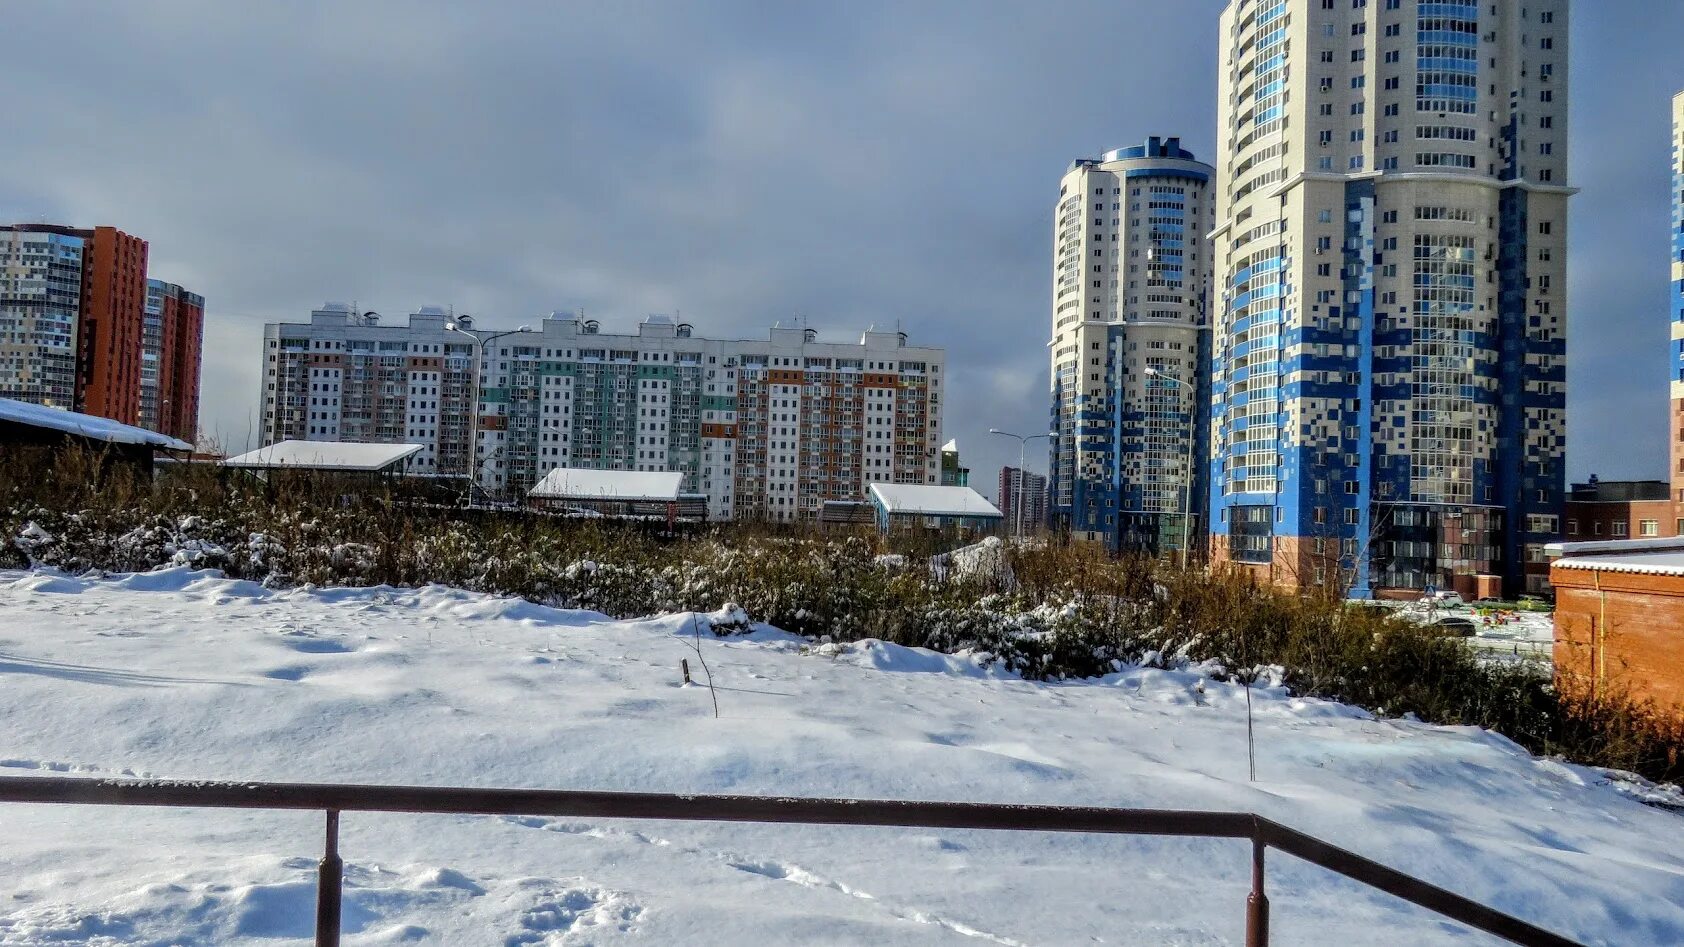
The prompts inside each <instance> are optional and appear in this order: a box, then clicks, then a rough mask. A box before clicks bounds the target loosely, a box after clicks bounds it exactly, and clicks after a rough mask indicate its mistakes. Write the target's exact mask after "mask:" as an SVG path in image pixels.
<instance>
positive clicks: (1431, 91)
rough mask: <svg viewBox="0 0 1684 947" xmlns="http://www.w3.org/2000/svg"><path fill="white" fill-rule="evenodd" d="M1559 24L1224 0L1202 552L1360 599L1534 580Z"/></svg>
mask: <svg viewBox="0 0 1684 947" xmlns="http://www.w3.org/2000/svg"><path fill="white" fill-rule="evenodd" d="M1567 21H1568V3H1567V0H1530V2H1528V3H1525V4H1518V3H1501V4H1491V3H1488V2H1474V0H1442V2H1426V0H1386V2H1384V3H1381V2H1375V3H1361V4H1348V3H1326V2H1322V0H1231V2H1230V3H1229V4H1228V6H1227V8H1226V9H1225V11H1224V12H1223V15H1222V25H1221V40H1222V53H1221V60H1222V61H1221V77H1220V81H1221V86H1220V102H1221V106H1222V119H1221V121H1220V124H1219V128H1218V148H1219V152H1220V155H1219V162H1220V168H1221V173H1220V175H1219V179H1220V181H1221V188H1220V191H1219V193H1218V194H1217V195H1216V203H1217V212H1216V213H1217V223H1216V229H1215V232H1214V240H1215V253H1216V278H1217V281H1218V282H1217V291H1218V293H1219V294H1220V302H1219V303H1218V306H1217V309H1218V325H1217V327H1216V331H1215V333H1214V349H1215V350H1214V356H1215V357H1214V363H1213V371H1212V384H1213V401H1214V403H1213V408H1212V422H1211V433H1210V436H1211V439H1212V447H1213V451H1212V457H1211V467H1210V478H1211V503H1212V506H1213V508H1214V510H1215V513H1216V515H1215V519H1214V522H1213V523H1212V530H1213V544H1212V545H1213V554H1214V556H1215V557H1216V558H1217V559H1218V560H1226V561H1230V562H1234V563H1238V564H1241V565H1244V566H1246V567H1248V568H1252V569H1255V570H1257V571H1258V572H1259V573H1261V574H1262V575H1264V576H1266V577H1268V578H1270V579H1272V580H1274V581H1278V582H1285V583H1291V584H1297V585H1315V584H1320V585H1324V586H1334V585H1337V586H1343V590H1344V591H1346V592H1349V593H1352V594H1356V595H1359V596H1360V595H1366V594H1374V593H1381V594H1388V593H1389V594H1397V595H1406V594H1418V593H1419V592H1420V591H1423V590H1425V589H1428V588H1435V587H1436V588H1461V589H1465V590H1473V589H1475V588H1480V589H1490V588H1491V587H1492V585H1493V584H1494V583H1497V582H1498V581H1499V580H1500V584H1501V585H1502V586H1504V587H1505V588H1506V589H1507V591H1508V592H1509V593H1510V594H1514V593H1517V592H1519V591H1526V590H1538V589H1540V588H1542V587H1543V586H1545V585H1546V584H1547V581H1548V570H1547V566H1546V565H1545V564H1544V559H1543V545H1544V544H1545V543H1547V542H1549V541H1552V540H1554V539H1555V538H1557V536H1558V535H1559V527H1560V520H1559V517H1560V514H1561V511H1562V505H1563V503H1564V502H1565V486H1566V483H1565V467H1564V463H1563V458H1564V454H1565V448H1566V413H1565V407H1566V376H1565V351H1566V349H1565V346H1566V325H1567V319H1566V245H1567V244H1566V239H1567V223H1568V221H1567V199H1568V197H1569V196H1570V195H1571V194H1572V193H1573V192H1572V190H1571V189H1570V188H1568V187H1567V98H1568V96H1567V92H1568V85H1567V78H1568V76H1567V62H1568V55H1567V54H1568V49H1567V43H1568V22H1567ZM1481 576H1485V577H1487V578H1486V580H1484V582H1481V580H1480V579H1479V577H1481Z"/></svg>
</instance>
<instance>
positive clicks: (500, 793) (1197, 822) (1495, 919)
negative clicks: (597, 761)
mask: <svg viewBox="0 0 1684 947" xmlns="http://www.w3.org/2000/svg"><path fill="white" fill-rule="evenodd" d="M0 802H17V803H38V804H57V805H102V806H163V807H173V808H232V809H279V810H306V811H320V812H323V813H325V814H326V817H327V823H326V826H327V831H326V846H325V849H324V855H323V858H322V861H321V869H320V873H319V888H318V893H317V898H318V900H317V932H316V943H317V945H318V947H336V945H337V944H338V943H339V914H340V912H339V903H340V900H339V899H340V893H341V892H340V887H341V884H342V876H343V862H342V861H341V859H340V855H339V845H338V840H339V821H340V816H341V813H343V812H409V813H428V814H456V815H525V816H566V817H572V818H604V819H655V820H663V821H691V822H761V823H783V824H798V825H860V826H893V827H902V828H910V827H916V828H945V829H977V830H994V831H1020V832H1080V833H1088V834H1111V835H1159V836H1190V837H1203V838H1232V839H1249V840H1250V841H1251V843H1252V890H1251V894H1250V896H1249V897H1248V899H1247V905H1246V943H1247V944H1248V947H1267V944H1268V927H1269V901H1268V898H1267V897H1266V896H1265V895H1264V889H1263V882H1264V852H1265V851H1266V850H1267V849H1268V848H1275V849H1278V850H1280V851H1282V852H1285V853H1287V854H1290V855H1293V856H1295V857H1297V858H1300V859H1302V860H1304V861H1307V862H1310V863H1311V864H1314V865H1318V866H1320V867H1322V868H1325V869H1327V870H1329V871H1332V872H1335V873H1337V874H1340V875H1343V876H1345V877H1347V878H1350V879H1352V880H1354V881H1358V882H1361V883H1363V884H1365V885H1368V886H1369V887H1372V888H1374V889H1376V890H1378V891H1383V892H1385V893H1387V894H1391V895H1393V896H1395V897H1398V898H1401V899H1402V900H1405V901H1408V902H1410V903H1412V904H1415V905H1418V906H1420V907H1423V908H1426V909H1427V910H1429V911H1433V912H1434V913H1437V914H1439V915H1442V916H1444V917H1447V918H1449V919H1451V920H1454V921H1459V922H1461V923H1463V924H1466V925H1468V926H1469V927H1472V928H1475V929H1477V930H1481V931H1484V932H1486V933H1488V934H1494V935H1496V936H1498V937H1501V938H1504V939H1506V940H1509V941H1511V942H1513V943H1516V944H1523V945H1540V947H1575V945H1576V942H1575V941H1572V940H1569V939H1567V938H1565V937H1562V936H1560V935H1558V934H1554V933H1551V932H1550V931H1547V930H1544V929H1543V928H1540V927H1537V926H1536V925H1533V924H1530V923H1528V922H1526V921H1522V920H1520V919H1519V918H1516V917H1513V916H1511V915H1508V914H1504V913H1502V912H1501V911H1497V910H1495V909H1493V908H1490V907H1487V906H1485V905H1483V904H1480V903H1479V902H1477V901H1473V900H1471V899H1469V898H1465V897H1463V896H1461V895H1459V894H1456V893H1455V892H1452V891H1449V890H1446V889H1444V888H1440V887H1438V886H1437V885H1433V884H1429V883H1428V882H1425V881H1422V880H1420V879H1419V878H1415V877H1413V876H1411V875H1407V874H1404V873H1403V872H1400V871H1397V870H1396V869H1393V868H1388V867H1386V866H1385V865H1382V864H1380V863H1379V862H1375V861H1372V860H1370V859H1367V858H1364V857H1362V856H1360V855H1357V854H1355V853H1354V852H1350V851H1346V850H1345V849H1342V848H1339V847H1338V846H1335V845H1331V844H1329V843H1327V842H1323V841H1321V840H1320V839H1317V838H1314V837H1313V836H1309V835H1306V834H1304V833H1302V832H1299V831H1297V830H1295V829H1291V828H1288V827H1286V826H1284V825H1281V824H1279V823H1277V822H1273V821H1271V820H1269V819H1265V818H1263V817H1261V816H1258V815H1254V814H1252V813H1243V812H1200V811H1189V810H1173V809H1110V808H1099V807H1086V806H1076V807H1071V806H1028V805H1000V804H988V803H970V802H915V801H900V800H887V799H815V798H803V797H776V796H724V795H686V794H677V793H637V792H593V791H582V790H557V789H473V788H458V787H443V786H371V785H346V784H337V783H268V782H216V781H199V780H174V781H172V780H136V779H89V778H85V777H66V776H0Z"/></svg>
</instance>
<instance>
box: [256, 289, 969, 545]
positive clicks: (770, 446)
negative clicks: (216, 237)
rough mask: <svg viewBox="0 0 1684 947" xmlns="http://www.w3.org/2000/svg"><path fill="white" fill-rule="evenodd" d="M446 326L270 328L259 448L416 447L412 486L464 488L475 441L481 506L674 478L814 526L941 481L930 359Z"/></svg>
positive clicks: (665, 321) (315, 318)
mask: <svg viewBox="0 0 1684 947" xmlns="http://www.w3.org/2000/svg"><path fill="white" fill-rule="evenodd" d="M452 322H453V320H452V319H451V317H449V316H448V315H447V314H446V313H445V312H444V311H443V310H439V309H436V308H427V309H423V310H422V311H420V312H418V313H416V314H415V315H413V316H411V317H410V320H409V325H408V326H407V327H401V326H381V325H379V324H378V318H377V317H371V316H369V315H361V316H359V315H357V314H356V313H355V311H354V310H353V309H352V308H351V307H349V306H342V305H330V306H328V307H324V309H322V310H318V311H317V312H315V313H313V314H312V318H311V322H310V324H309V325H302V324H273V325H270V326H267V327H266V328H265V330H264V336H265V343H264V345H265V356H264V358H265V362H264V390H263V419H264V427H263V439H264V443H266V444H268V443H274V442H275V441H279V440H284V439H288V438H297V439H306V440H345V441H380V442H397V441H406V442H409V443H419V444H422V445H423V446H424V448H425V449H424V450H423V451H422V452H421V453H420V454H418V455H417V456H416V458H415V459H414V460H413V461H412V462H411V468H410V469H411V470H420V471H422V472H429V473H438V474H449V475H456V476H462V475H464V474H465V473H466V471H467V462H466V457H467V444H468V441H469V437H470V431H469V428H470V426H472V427H473V428H474V429H475V431H474V433H475V434H476V435H477V442H478V445H477V446H478V449H477V451H476V452H475V456H476V458H477V461H476V468H477V475H478V480H479V482H480V484H481V485H482V486H484V487H485V488H486V489H488V490H490V491H492V492H494V493H497V494H501V495H514V496H518V495H520V494H522V493H524V492H525V491H526V490H527V489H529V488H530V487H531V486H532V485H533V484H535V483H536V482H537V481H538V480H539V479H541V478H542V477H543V476H544V475H545V474H547V473H549V472H550V471H551V470H553V469H555V468H557V467H585V468H592V469H605V470H671V471H679V472H682V473H683V474H684V490H685V491H686V492H689V493H694V494H699V495H704V496H706V497H707V499H708V508H709V513H710V515H711V516H714V517H718V518H730V517H739V518H766V519H773V520H786V521H787V520H796V519H804V518H812V517H816V516H817V514H818V510H819V507H820V505H821V504H822V503H823V501H825V500H836V499H840V500H860V499H862V498H863V497H864V495H865V486H866V484H867V483H870V482H874V481H884V482H893V483H936V482H937V480H938V478H939V475H940V463H941V461H940V454H939V450H938V447H937V445H939V444H940V431H941V403H942V392H943V388H944V385H943V382H942V376H943V374H944V371H943V369H944V362H945V359H944V355H943V353H942V351H941V350H940V349H930V348H918V347H913V346H909V345H907V339H906V337H905V336H904V335H903V334H900V333H897V332H876V331H868V332H866V333H865V334H864V336H863V337H862V338H861V340H860V342H858V343H837V342H821V341H819V340H818V338H817V333H816V332H815V331H814V330H811V329H806V328H774V329H772V330H771V332H770V334H769V336H768V338H767V339H766V340H718V339H705V338H701V337H698V336H696V335H695V333H694V331H693V329H692V327H691V326H689V325H687V324H682V323H675V322H674V321H673V320H671V319H670V318H667V317H665V316H651V317H649V318H648V319H647V320H645V321H644V322H643V323H642V324H641V325H640V326H639V327H638V332H637V334H635V335H613V334H607V333H603V332H602V331H601V328H600V325H599V323H597V322H596V321H595V320H590V319H581V318H576V317H574V316H572V315H570V314H565V313H557V314H554V315H553V316H552V317H551V318H549V319H546V320H544V322H543V324H542V327H541V328H540V329H539V330H537V331H516V332H507V333H490V332H482V331H479V330H477V329H473V328H468V330H467V331H468V332H469V333H472V334H473V336H474V337H475V338H470V337H469V335H467V334H464V333H463V332H459V331H453V330H450V329H446V328H445V326H446V325H447V324H451V323H452ZM454 322H457V323H459V322H461V320H460V319H457V320H454ZM476 339H477V340H479V341H476ZM476 355H477V356H479V357H480V358H481V360H482V361H481V367H480V370H479V383H478V396H477V400H478V401H479V409H480V410H479V417H478V419H477V421H474V420H473V419H472V415H471V412H470V411H469V409H468V405H469V404H470V403H471V402H472V401H473V400H475V394H474V392H475V388H476V384H475V377H474V376H475V373H474V369H473V365H474V361H475V358H476ZM353 386H354V389H353Z"/></svg>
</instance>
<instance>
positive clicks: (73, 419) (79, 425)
mask: <svg viewBox="0 0 1684 947" xmlns="http://www.w3.org/2000/svg"><path fill="white" fill-rule="evenodd" d="M0 421H11V422H12V423H14V424H27V425H29V426H30V427H40V428H46V429H48V430H52V431H63V432H64V433H66V434H74V435H76V436H77V437H85V438H88V439H90V440H95V441H104V442H106V443H108V444H145V445H149V446H152V447H157V448H160V449H163V450H185V451H190V450H192V449H193V445H192V444H188V443H186V442H185V441H178V440H176V439H175V438H173V437H167V436H165V435H163V434H159V433H157V432H156V431H148V430H146V429H145V428H140V427H135V426H133V425H131V424H123V423H121V422H118V421H113V420H111V419H110V418H96V417H94V416H93V415H91V414H77V413H76V412H74V411H66V410H64V409H63V408H49V407H47V406H46V405H40V404H30V403H29V402H27V401H14V400H12V399H11V398H0Z"/></svg>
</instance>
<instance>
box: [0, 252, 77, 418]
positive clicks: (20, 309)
mask: <svg viewBox="0 0 1684 947" xmlns="http://www.w3.org/2000/svg"><path fill="white" fill-rule="evenodd" d="M85 250H86V247H85V244H84V241H83V240H82V238H81V237H78V236H73V235H68V234H62V233H54V232H50V231H33V230H24V229H19V228H16V227H0V398H15V399H17V400H19V401H29V402H33V403H35V404H44V405H48V406H51V407H54V408H63V409H65V410H66V411H71V410H75V408H76V330H77V321H78V320H77V317H78V314H79V313H80V312H81V305H82V255H83V253H84V251H85Z"/></svg>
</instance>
